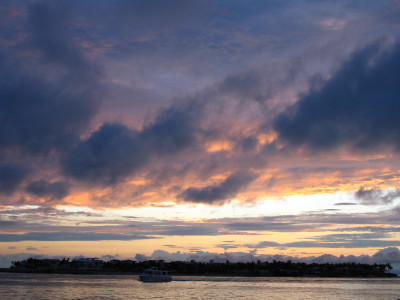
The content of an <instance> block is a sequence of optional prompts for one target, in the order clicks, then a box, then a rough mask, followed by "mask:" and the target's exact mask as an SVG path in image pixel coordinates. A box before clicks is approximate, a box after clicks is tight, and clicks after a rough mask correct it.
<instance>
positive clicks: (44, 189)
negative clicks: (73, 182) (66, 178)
mask: <svg viewBox="0 0 400 300" xmlns="http://www.w3.org/2000/svg"><path fill="white" fill-rule="evenodd" d="M68 189H69V186H68V184H67V183H66V182H62V181H56V182H47V181H45V180H38V181H33V182H31V183H29V184H28V185H27V187H26V188H25V191H26V192H27V193H29V194H32V195H35V196H37V197H44V198H48V199H51V200H59V199H63V198H65V197H66V196H68Z"/></svg>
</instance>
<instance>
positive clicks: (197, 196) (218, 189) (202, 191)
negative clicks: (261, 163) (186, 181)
mask: <svg viewBox="0 0 400 300" xmlns="http://www.w3.org/2000/svg"><path fill="white" fill-rule="evenodd" d="M254 179H255V176H254V175H252V174H250V173H240V172H239V173H235V174H232V175H230V176H228V177H227V178H226V179H225V180H224V181H222V182H221V183H219V184H217V185H211V186H206V187H204V188H188V189H186V190H185V191H183V192H182V193H181V194H179V195H178V198H180V199H183V200H184V201H187V202H194V203H207V204H214V203H221V202H224V201H226V200H230V199H232V198H234V197H235V196H236V195H237V194H238V193H239V191H240V190H242V189H243V188H245V187H246V186H247V185H249V184H250V183H251V182H252V181H253V180H254Z"/></svg>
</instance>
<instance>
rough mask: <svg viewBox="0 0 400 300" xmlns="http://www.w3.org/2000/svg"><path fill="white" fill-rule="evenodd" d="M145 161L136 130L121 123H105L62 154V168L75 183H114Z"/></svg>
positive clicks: (145, 155)
mask: <svg viewBox="0 0 400 300" xmlns="http://www.w3.org/2000/svg"><path fill="white" fill-rule="evenodd" d="M147 159H148V156H147V153H145V152H144V149H143V147H142V145H141V144H140V140H139V136H138V133H137V132H136V131H134V130H131V129H129V128H127V127H126V126H124V125H122V124H118V123H114V124H109V123H106V124H103V125H102V126H101V127H100V128H99V129H98V130H97V131H95V132H94V133H92V134H91V135H90V136H89V137H88V138H87V139H86V140H83V141H81V142H80V143H79V144H78V145H77V146H76V147H75V148H74V149H72V150H71V151H70V152H69V153H68V154H67V155H66V157H65V158H64V160H63V169H64V172H65V173H66V174H67V175H70V176H72V177H73V178H75V179H78V180H83V181H85V182H92V183H103V184H115V183H117V181H118V180H119V179H120V178H124V177H126V176H128V175H130V174H132V173H133V172H134V171H136V170H137V169H138V168H139V167H141V166H143V165H144V164H145V163H146V162H147Z"/></svg>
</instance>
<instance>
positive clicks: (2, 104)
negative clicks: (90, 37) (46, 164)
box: [0, 2, 100, 154]
mask: <svg viewBox="0 0 400 300" xmlns="http://www.w3.org/2000/svg"><path fill="white" fill-rule="evenodd" d="M27 12H28V19H29V21H28V23H29V24H31V26H27V28H29V29H26V30H27V31H28V32H26V34H29V35H30V36H31V40H28V41H26V42H25V43H23V44H21V45H19V47H15V48H3V49H1V50H2V51H1V52H0V100H1V101H0V116H1V117H0V150H4V149H9V148H16V149H18V150H22V151H23V152H27V153H34V154H37V153H44V154H48V153H49V152H50V151H51V150H53V149H57V150H62V149H64V148H66V147H69V145H71V144H72V143H73V142H74V140H75V139H76V138H77V136H78V135H79V134H81V133H82V131H83V130H85V129H86V127H87V125H88V124H89V121H90V120H91V118H92V117H93V116H94V114H95V112H96V111H97V107H98V105H99V103H96V101H99V99H100V98H99V97H98V91H99V90H100V89H99V86H98V84H97V83H98V74H99V70H97V69H96V70H95V68H94V66H93V65H92V64H90V63H88V62H87V60H86V59H85V58H84V57H83V55H82V54H81V51H80V50H81V49H79V47H77V46H76V41H74V40H73V39H72V38H71V37H70V34H69V33H68V32H66V31H65V30H64V29H63V28H65V27H66V23H67V22H68V15H67V14H66V13H65V11H64V10H63V9H61V8H56V7H55V6H54V5H51V3H49V2H42V3H36V4H34V5H33V6H31V7H29V9H28V11H27ZM27 53H28V54H27ZM48 61H51V64H50V65H49V64H48V63H47V62H48ZM95 98H96V101H95ZM50 124H51V126H50Z"/></svg>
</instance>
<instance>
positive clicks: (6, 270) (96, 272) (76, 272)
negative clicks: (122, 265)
mask: <svg viewBox="0 0 400 300" xmlns="http://www.w3.org/2000/svg"><path fill="white" fill-rule="evenodd" d="M0 273H21V274H59V275H64V274H65V275H116V276H119V275H124V276H138V275H139V274H140V272H139V273H138V272H118V271H116V272H112V271H104V272H103V271H99V270H68V271H67V270H65V271H60V270H57V271H53V270H48V271H46V270H31V269H26V270H14V269H10V268H0ZM172 276H178V277H229V278H240V277H244V278H264V277H265V278H271V277H285V278H394V277H398V275H397V274H394V273H385V274H380V275H368V276H366V275H355V276H344V275H338V276H328V275H326V276H318V275H266V274H263V275H245V274H202V275H199V274H179V273H176V274H172Z"/></svg>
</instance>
